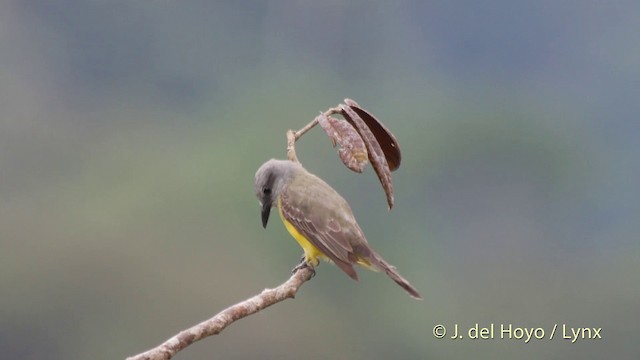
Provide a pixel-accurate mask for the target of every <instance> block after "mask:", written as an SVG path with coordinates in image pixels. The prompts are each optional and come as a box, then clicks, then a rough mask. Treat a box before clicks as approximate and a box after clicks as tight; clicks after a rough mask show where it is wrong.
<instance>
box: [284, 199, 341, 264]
mask: <svg viewBox="0 0 640 360" xmlns="http://www.w3.org/2000/svg"><path fill="white" fill-rule="evenodd" d="M278 212H279V213H280V218H281V219H282V222H283V223H284V227H285V228H287V231H288V232H289V234H291V236H293V238H294V239H296V241H297V242H298V244H300V246H301V247H302V250H304V259H305V261H306V262H307V264H309V265H311V266H318V264H319V263H320V261H319V260H318V259H322V260H325V261H329V258H328V257H327V256H326V255H325V254H323V253H322V251H320V249H318V248H317V247H316V246H315V245H313V244H312V243H311V241H309V240H308V239H307V238H306V237H305V236H304V235H302V234H301V233H300V232H299V231H298V229H296V228H295V226H293V224H292V223H290V222H289V221H287V219H285V218H284V216H283V215H282V210H280V198H278Z"/></svg>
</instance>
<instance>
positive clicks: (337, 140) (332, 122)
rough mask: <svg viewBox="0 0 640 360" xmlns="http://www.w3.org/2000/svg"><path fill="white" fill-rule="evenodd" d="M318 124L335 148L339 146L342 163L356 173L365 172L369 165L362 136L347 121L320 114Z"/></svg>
mask: <svg viewBox="0 0 640 360" xmlns="http://www.w3.org/2000/svg"><path fill="white" fill-rule="evenodd" d="M316 119H317V120H318V123H319V124H320V126H321V127H322V129H323V130H324V132H326V133H327V135H328V136H329V138H330V139H331V143H333V146H334V147H335V146H336V145H338V156H339V157H340V160H342V163H343V164H345V165H346V166H347V167H348V168H349V169H351V170H353V171H355V172H359V173H361V172H363V171H364V167H365V166H366V165H367V159H368V155H367V147H366V146H365V144H364V141H363V140H362V137H360V134H358V132H357V131H356V129H354V128H353V126H352V125H351V124H349V123H348V122H347V121H345V120H341V119H336V118H334V117H332V116H326V115H325V114H320V115H318V117H317V118H316Z"/></svg>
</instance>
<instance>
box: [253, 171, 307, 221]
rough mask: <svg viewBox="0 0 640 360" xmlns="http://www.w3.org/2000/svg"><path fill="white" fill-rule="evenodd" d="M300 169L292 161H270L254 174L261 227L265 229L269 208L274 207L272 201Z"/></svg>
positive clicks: (254, 186)
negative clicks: (260, 209)
mask: <svg viewBox="0 0 640 360" xmlns="http://www.w3.org/2000/svg"><path fill="white" fill-rule="evenodd" d="M300 169H302V166H301V165H300V164H298V163H295V162H293V161H289V160H276V159H271V160H269V161H267V162H266V163H264V164H262V166H260V168H259V169H258V171H257V172H256V177H255V180H254V184H253V190H254V192H255V194H256V196H257V197H258V201H259V202H260V206H261V207H262V226H263V227H265V228H266V227H267V222H268V221H269V213H270V212H271V207H272V206H274V205H275V204H274V201H276V200H277V199H278V195H280V193H281V192H282V190H283V189H284V187H285V186H286V185H287V184H288V183H289V182H290V181H291V179H293V176H294V175H295V173H296V171H299V170H300Z"/></svg>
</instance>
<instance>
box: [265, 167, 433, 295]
mask: <svg viewBox="0 0 640 360" xmlns="http://www.w3.org/2000/svg"><path fill="white" fill-rule="evenodd" d="M254 191H255V195H256V196H257V198H258V202H259V204H260V206H261V216H262V226H263V227H264V228H266V227H267V223H268V221H269V214H270V212H271V208H272V207H277V209H278V212H279V213H280V218H281V219H282V222H283V223H284V226H285V228H286V229H287V231H288V232H289V233H290V234H291V236H292V237H293V238H294V239H295V240H296V241H297V242H298V243H299V244H300V246H301V247H302V249H303V251H304V254H303V256H302V259H301V263H300V265H299V266H297V267H296V268H294V272H295V271H296V270H297V269H299V268H300V267H301V266H302V267H304V266H307V267H310V268H311V270H312V271H313V272H314V274H315V268H316V267H317V266H318V265H319V263H320V259H322V260H325V261H328V262H330V263H334V264H335V265H337V266H338V268H340V269H341V270H342V271H344V272H345V273H346V274H347V275H348V276H349V277H350V278H352V279H354V280H356V281H357V280H358V274H357V272H356V270H355V268H354V265H360V266H363V267H364V268H367V269H369V270H373V271H382V272H384V273H385V274H387V275H388V276H389V277H390V278H391V279H392V280H393V281H395V282H396V283H397V284H398V285H400V287H402V288H403V289H404V290H405V291H406V292H407V293H408V294H409V295H410V296H411V297H412V298H414V299H418V300H422V295H420V293H419V292H418V290H416V288H415V287H413V285H411V283H409V281H407V280H406V279H405V278H403V277H402V276H401V275H400V273H398V271H397V270H396V268H395V267H394V266H393V265H391V264H389V263H388V262H386V261H385V260H384V259H383V258H382V256H380V255H379V254H378V253H377V252H376V251H375V250H373V248H371V246H370V245H369V243H368V242H367V239H366V237H365V235H364V232H363V231H362V229H361V228H360V226H359V225H358V222H357V221H356V218H355V216H354V215H353V211H352V210H351V207H350V206H349V204H348V202H347V201H346V200H345V199H344V198H343V197H342V196H341V195H340V194H339V193H338V192H337V191H336V190H334V189H333V188H332V187H331V186H330V185H329V184H327V183H326V182H325V181H324V180H322V179H321V178H319V177H318V176H316V175H314V174H312V173H310V172H309V171H307V170H306V169H305V168H304V167H303V166H302V165H301V164H300V163H298V162H295V161H290V160H277V159H271V160H268V161H267V162H265V163H264V164H262V165H261V166H260V168H259V169H258V171H257V172H256V175H255V179H254Z"/></svg>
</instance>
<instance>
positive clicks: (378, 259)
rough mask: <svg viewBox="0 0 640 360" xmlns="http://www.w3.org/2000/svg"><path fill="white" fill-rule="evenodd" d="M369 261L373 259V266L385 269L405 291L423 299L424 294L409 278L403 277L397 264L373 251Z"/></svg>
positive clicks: (415, 297)
mask: <svg viewBox="0 0 640 360" xmlns="http://www.w3.org/2000/svg"><path fill="white" fill-rule="evenodd" d="M369 261H371V264H372V265H373V266H375V267H376V268H378V269H379V270H381V271H384V272H385V273H386V274H387V275H388V276H389V277H390V278H391V280H393V281H395V282H396V284H398V285H400V286H401V287H402V288H403V289H404V291H406V292H407V293H409V295H411V297H412V298H414V299H416V300H422V295H420V293H419V292H418V290H416V288H414V287H413V285H411V284H410V283H409V282H408V281H407V279H405V278H403V277H402V275H400V273H399V272H398V271H397V270H396V268H395V266H393V265H391V264H389V263H388V262H386V261H384V259H383V258H382V256H380V255H378V254H376V253H375V252H373V251H371V257H370V258H369Z"/></svg>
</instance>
